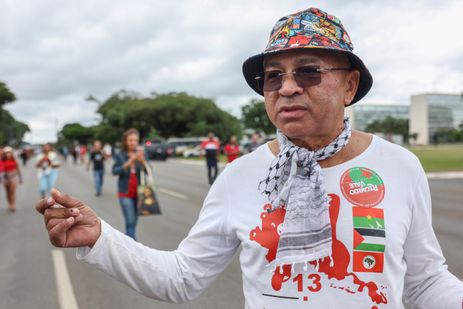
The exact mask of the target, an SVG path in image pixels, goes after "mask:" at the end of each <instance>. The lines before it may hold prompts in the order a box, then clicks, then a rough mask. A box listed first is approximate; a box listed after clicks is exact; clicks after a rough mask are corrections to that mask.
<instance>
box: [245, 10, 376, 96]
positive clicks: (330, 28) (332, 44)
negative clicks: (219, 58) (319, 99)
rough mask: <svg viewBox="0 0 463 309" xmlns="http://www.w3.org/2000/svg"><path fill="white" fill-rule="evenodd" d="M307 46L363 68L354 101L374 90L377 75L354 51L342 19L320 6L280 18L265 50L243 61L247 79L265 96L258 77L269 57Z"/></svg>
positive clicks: (253, 87) (354, 67) (355, 66)
mask: <svg viewBox="0 0 463 309" xmlns="http://www.w3.org/2000/svg"><path fill="white" fill-rule="evenodd" d="M303 48H317V49H325V50H327V51H330V52H340V53H343V54H345V55H346V56H347V57H348V59H349V61H350V63H351V66H352V68H353V69H356V70H358V71H360V83H359V88H358V89H357V93H356V94H355V97H354V99H353V100H352V102H351V104H354V103H355V102H357V101H359V100H360V99H361V98H363V97H364V96H365V95H366V94H367V93H368V91H369V90H370V88H371V86H372V84H373V78H372V77H371V74H370V72H369V71H368V69H367V68H366V66H365V65H364V64H363V62H362V60H361V59H360V58H359V57H358V56H356V55H355V54H354V53H352V50H353V49H354V46H353V45H352V42H351V40H350V37H349V35H348V34H347V32H346V30H345V29H344V26H343V25H342V23H341V21H340V20H339V19H338V18H337V17H335V16H333V15H329V14H327V13H326V12H323V11H322V10H320V9H316V8H310V9H307V10H304V11H301V12H298V13H294V14H291V15H288V16H285V17H282V18H281V19H280V20H278V21H277V23H276V24H275V26H274V27H273V29H272V32H271V33H270V38H269V40H268V44H267V47H266V48H265V50H264V51H263V52H262V53H260V54H258V55H255V56H253V57H250V58H248V59H247V60H246V61H245V62H244V63H243V74H244V77H245V79H246V82H247V83H248V85H249V86H250V87H251V88H252V89H254V91H256V92H257V93H259V94H260V95H263V92H262V91H261V90H260V89H259V87H258V85H257V82H256V80H255V79H254V78H255V77H256V75H257V74H258V73H260V72H262V71H263V62H264V58H265V56H266V55H268V54H271V53H281V52H284V51H288V50H294V49H303Z"/></svg>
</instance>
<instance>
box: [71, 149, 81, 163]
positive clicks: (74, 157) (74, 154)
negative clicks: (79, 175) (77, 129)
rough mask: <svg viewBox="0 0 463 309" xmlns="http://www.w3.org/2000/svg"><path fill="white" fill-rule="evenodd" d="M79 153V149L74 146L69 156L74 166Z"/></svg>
mask: <svg viewBox="0 0 463 309" xmlns="http://www.w3.org/2000/svg"><path fill="white" fill-rule="evenodd" d="M79 152H80V147H79V146H78V145H75V146H74V147H72V148H71V156H72V162H73V163H74V165H77V158H78V156H79Z"/></svg>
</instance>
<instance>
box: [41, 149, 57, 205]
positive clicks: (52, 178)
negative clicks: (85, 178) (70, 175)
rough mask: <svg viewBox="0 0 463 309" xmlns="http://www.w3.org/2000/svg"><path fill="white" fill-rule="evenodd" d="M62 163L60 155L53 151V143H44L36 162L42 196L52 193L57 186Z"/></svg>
mask: <svg viewBox="0 0 463 309" xmlns="http://www.w3.org/2000/svg"><path fill="white" fill-rule="evenodd" d="M60 165H61V164H60V162H59V158H58V155H57V154H56V152H55V151H53V149H52V147H51V145H50V144H48V143H47V144H45V145H43V146H42V152H41V153H40V154H38V156H37V159H36V164H35V167H36V168H37V171H38V172H37V177H38V178H39V187H40V195H41V196H42V198H45V197H46V196H48V195H50V191H51V189H52V188H53V187H54V186H55V183H56V179H57V178H58V168H59V167H60Z"/></svg>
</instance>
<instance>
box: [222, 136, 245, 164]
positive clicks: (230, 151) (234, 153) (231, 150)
mask: <svg viewBox="0 0 463 309" xmlns="http://www.w3.org/2000/svg"><path fill="white" fill-rule="evenodd" d="M223 151H224V152H225V154H226V155H227V162H228V163H230V162H233V161H234V160H235V159H236V158H238V157H239V156H240V153H241V152H240V145H239V144H238V139H237V138H236V136H234V135H233V136H232V137H230V142H229V143H228V144H226V145H225V147H224V149H223Z"/></svg>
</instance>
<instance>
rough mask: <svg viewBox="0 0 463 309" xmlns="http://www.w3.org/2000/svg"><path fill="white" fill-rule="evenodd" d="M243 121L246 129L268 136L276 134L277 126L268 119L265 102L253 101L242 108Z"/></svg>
mask: <svg viewBox="0 0 463 309" xmlns="http://www.w3.org/2000/svg"><path fill="white" fill-rule="evenodd" d="M241 112H242V121H243V123H244V126H245V127H246V128H250V129H255V130H258V131H262V132H264V133H266V134H272V133H275V130H276V129H275V126H274V125H273V123H271V122H270V119H268V116H267V112H266V110H265V104H264V102H263V101H259V100H252V101H251V102H250V103H249V104H246V105H244V106H242V107H241Z"/></svg>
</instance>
